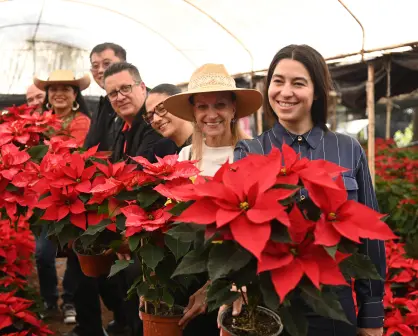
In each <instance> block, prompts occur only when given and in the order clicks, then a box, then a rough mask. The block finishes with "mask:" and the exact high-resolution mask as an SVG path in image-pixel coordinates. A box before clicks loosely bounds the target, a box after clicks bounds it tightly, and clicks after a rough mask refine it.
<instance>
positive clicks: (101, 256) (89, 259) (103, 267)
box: [73, 239, 115, 278]
mask: <svg viewBox="0 0 418 336" xmlns="http://www.w3.org/2000/svg"><path fill="white" fill-rule="evenodd" d="M73 249H74V252H75V253H76V254H77V258H78V260H79V262H80V267H81V270H82V271H83V273H84V274H85V275H87V276H89V277H93V278H95V277H99V276H101V275H107V274H109V272H110V268H111V267H112V264H113V261H114V260H115V256H114V254H113V253H109V252H108V251H109V250H108V248H107V247H105V246H103V245H96V246H95V245H91V246H88V247H87V248H83V245H82V243H81V241H80V240H79V239H77V240H76V241H75V242H74V244H73ZM110 252H111V251H110Z"/></svg>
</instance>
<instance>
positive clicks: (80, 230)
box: [21, 137, 136, 254]
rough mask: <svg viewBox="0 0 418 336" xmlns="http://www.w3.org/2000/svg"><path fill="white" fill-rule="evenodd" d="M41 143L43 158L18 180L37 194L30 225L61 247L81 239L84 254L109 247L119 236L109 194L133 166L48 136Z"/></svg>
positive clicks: (113, 202)
mask: <svg viewBox="0 0 418 336" xmlns="http://www.w3.org/2000/svg"><path fill="white" fill-rule="evenodd" d="M46 145H47V146H48V148H47V152H46V154H45V155H44V156H43V157H42V158H41V159H40V161H39V163H36V162H34V161H32V162H31V164H30V170H28V171H26V172H25V174H26V175H24V176H22V178H21V179H22V180H25V181H27V182H28V184H27V186H26V187H27V189H28V190H33V191H35V192H36V193H37V194H38V195H40V197H39V200H38V201H37V202H36V204H35V206H34V215H33V216H32V218H31V221H32V224H33V225H34V226H37V225H38V226H42V225H47V227H48V236H51V237H56V238H57V239H58V241H59V243H60V244H61V246H64V245H66V244H68V243H69V242H70V241H74V240H76V239H77V238H79V237H81V241H82V243H83V247H84V249H85V250H86V251H85V252H87V254H99V251H97V250H103V249H109V248H110V246H109V244H110V243H111V241H112V240H117V239H118V238H119V233H118V232H117V226H116V217H117V215H118V214H119V213H120V211H119V208H120V204H121V202H118V201H117V200H116V199H115V198H114V196H115V195H116V194H118V193H119V192H120V191H121V190H122V189H123V188H124V181H125V179H126V178H127V177H129V176H130V173H131V172H132V171H133V170H134V169H135V168H136V165H129V164H126V163H125V162H119V163H116V164H111V163H110V162H109V161H108V160H107V157H108V155H109V153H102V152H97V146H96V147H93V148H91V149H89V150H86V151H85V150H82V149H79V148H77V145H76V143H75V141H74V140H73V139H68V140H65V139H63V138H61V137H54V138H52V139H51V140H50V141H47V142H46ZM110 232H114V234H111V233H110ZM89 249H92V251H88V250H89ZM93 250H95V251H93Z"/></svg>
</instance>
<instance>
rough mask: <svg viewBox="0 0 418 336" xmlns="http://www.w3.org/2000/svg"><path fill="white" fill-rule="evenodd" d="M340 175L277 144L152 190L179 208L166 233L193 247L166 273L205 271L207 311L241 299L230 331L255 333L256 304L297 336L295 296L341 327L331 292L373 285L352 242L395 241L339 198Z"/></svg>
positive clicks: (358, 207) (372, 272)
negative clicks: (200, 177)
mask: <svg viewBox="0 0 418 336" xmlns="http://www.w3.org/2000/svg"><path fill="white" fill-rule="evenodd" d="M345 171H346V169H344V168H342V167H340V166H338V165H335V164H333V163H330V162H326V161H323V160H316V161H310V160H308V159H306V158H304V159H300V158H299V157H298V155H297V154H296V153H295V152H294V151H293V149H292V148H291V147H289V146H287V145H283V147H282V149H281V151H280V150H278V149H273V150H272V151H271V153H270V154H269V155H267V156H262V155H250V156H248V157H246V158H244V159H242V160H240V161H238V162H236V163H233V164H229V163H225V164H224V165H223V166H222V167H221V169H220V170H219V171H218V172H217V173H216V175H215V176H214V177H213V179H211V180H207V181H203V182H202V183H198V184H190V185H187V186H181V187H178V186H174V187H172V188H168V190H166V191H164V190H160V192H161V193H162V194H163V195H166V196H168V197H171V198H172V199H174V200H177V201H179V202H180V203H179V204H177V205H176V207H175V208H173V209H172V212H173V211H174V212H176V211H178V212H179V213H181V214H179V216H177V217H176V218H174V219H173V220H175V221H176V224H175V225H174V227H173V228H171V229H170V230H169V231H168V232H167V235H173V236H175V237H179V239H180V240H183V241H189V242H190V241H193V243H194V246H195V249H193V250H192V251H190V252H189V253H188V254H186V255H185V256H184V258H183V259H182V261H181V262H180V264H179V265H178V267H177V269H176V271H175V273H174V275H173V276H174V277H175V276H179V275H188V274H196V273H201V272H208V274H209V278H210V281H211V285H210V287H209V289H208V292H207V300H208V305H209V309H211V310H213V309H216V308H218V307H220V306H221V305H223V304H230V303H231V302H233V301H234V300H236V299H238V298H239V297H240V296H242V297H243V299H244V301H245V302H246V303H247V315H246V321H244V322H243V323H242V324H236V325H234V328H236V329H235V330H241V331H242V330H244V331H246V332H251V330H253V331H254V330H256V329H257V328H260V327H261V325H257V324H256V322H257V316H256V314H257V309H256V307H257V305H259V304H263V305H266V306H267V307H269V308H271V309H272V310H276V311H279V312H280V316H281V317H282V319H283V322H284V325H285V327H286V328H287V329H288V330H287V331H288V332H289V333H290V334H292V335H305V334H306V333H307V323H306V321H304V318H303V316H301V311H303V310H302V309H300V307H298V305H297V301H294V300H292V299H293V297H294V296H295V293H298V296H300V297H301V298H302V299H303V301H305V303H306V304H308V305H309V306H311V308H312V309H313V310H314V311H315V312H316V313H318V314H320V315H325V316H326V317H330V318H333V319H337V320H342V321H345V322H348V321H347V318H346V316H345V314H344V312H343V310H342V307H341V305H340V304H339V302H338V301H337V300H336V296H335V295H334V294H333V288H335V286H347V285H348V283H347V280H346V279H347V278H348V279H349V278H357V279H361V278H370V279H380V276H379V275H378V273H377V271H376V269H375V266H374V265H373V264H372V262H371V261H370V259H368V257H366V256H365V255H363V254H360V253H359V252H358V244H359V243H360V239H363V238H369V239H382V240H386V239H392V238H394V237H395V235H394V234H393V233H392V231H391V230H390V229H389V227H388V226H387V225H386V224H385V223H384V222H382V221H381V220H382V218H383V215H381V214H380V213H377V212H375V211H374V210H372V209H370V208H368V207H366V206H365V205H362V204H360V203H358V202H356V201H353V200H349V199H348V194H347V191H346V189H345V187H344V181H343V177H342V175H341V174H342V173H344V172H345ZM305 192H307V193H308V194H309V198H307V197H306V196H305ZM301 196H302V197H301ZM203 236H204V239H203ZM232 286H235V287H236V288H238V290H237V291H231V287H232ZM244 286H245V288H246V294H245V293H244V291H243V290H242V288H244ZM299 301H300V300H299ZM235 320H236V321H237V320H238V319H235Z"/></svg>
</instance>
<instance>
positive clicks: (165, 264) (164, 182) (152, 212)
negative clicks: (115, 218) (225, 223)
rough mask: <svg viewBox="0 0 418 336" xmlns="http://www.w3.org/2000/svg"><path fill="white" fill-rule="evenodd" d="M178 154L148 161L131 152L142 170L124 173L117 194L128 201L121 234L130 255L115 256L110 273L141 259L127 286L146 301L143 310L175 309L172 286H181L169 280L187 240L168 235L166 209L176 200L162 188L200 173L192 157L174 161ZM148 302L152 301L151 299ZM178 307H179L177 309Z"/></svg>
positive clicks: (187, 182) (180, 183)
mask: <svg viewBox="0 0 418 336" xmlns="http://www.w3.org/2000/svg"><path fill="white" fill-rule="evenodd" d="M177 159H178V156H177V155H168V156H166V157H164V158H159V157H156V160H157V162H156V163H150V162H149V161H148V160H147V159H145V158H144V157H140V156H139V157H133V158H132V160H133V161H134V162H136V163H137V164H139V165H140V167H141V170H138V171H135V172H133V173H132V174H131V176H130V177H129V178H127V179H126V182H125V185H126V186H127V188H126V190H124V191H122V192H120V193H119V194H118V195H117V196H116V198H118V199H120V200H124V201H125V202H127V203H129V204H128V205H127V206H125V207H122V208H121V223H123V224H122V225H124V227H125V231H124V236H125V239H126V241H127V242H128V246H129V249H130V252H131V253H132V255H133V257H132V260H130V261H127V260H118V261H116V263H115V265H114V266H113V269H112V272H111V275H114V274H116V273H117V272H118V271H120V270H122V269H124V268H125V267H127V266H129V265H130V264H132V263H133V262H134V260H139V262H140V266H139V265H138V279H137V281H136V282H135V283H134V284H133V286H132V288H131V289H130V290H129V294H130V295H131V294H134V293H136V294H137V295H138V296H140V297H142V298H143V300H144V301H145V307H144V309H145V311H146V312H149V313H151V314H155V315H158V314H161V313H163V311H164V313H171V314H174V313H175V310H174V309H175V307H174V302H175V296H176V292H178V291H181V290H182V289H184V288H185V285H186V283H185V281H186V279H183V281H181V282H180V281H173V280H172V279H171V275H172V273H173V272H174V270H175V268H176V266H177V264H178V260H180V259H181V258H182V257H183V256H184V255H185V254H186V253H187V252H189V250H190V248H191V241H188V242H182V241H180V240H179V239H178V238H174V237H172V236H170V235H166V234H165V232H166V231H167V230H169V229H170V226H171V217H172V216H173V214H172V213H170V209H172V208H173V207H174V206H175V204H174V203H173V202H171V201H170V200H169V199H168V198H167V197H165V196H162V195H161V193H160V191H161V190H167V189H170V188H172V187H179V186H181V187H187V186H188V185H190V184H192V181H191V180H190V178H191V177H192V176H195V175H197V174H198V173H199V170H198V169H197V168H196V167H195V166H194V164H193V163H194V162H192V161H184V162H178V161H177ZM149 303H150V304H149ZM178 313H180V314H181V313H182V311H179V312H178Z"/></svg>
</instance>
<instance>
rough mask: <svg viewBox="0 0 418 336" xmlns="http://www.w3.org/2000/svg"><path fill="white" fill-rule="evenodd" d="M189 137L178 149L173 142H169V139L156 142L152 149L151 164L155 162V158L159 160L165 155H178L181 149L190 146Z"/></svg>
mask: <svg viewBox="0 0 418 336" xmlns="http://www.w3.org/2000/svg"><path fill="white" fill-rule="evenodd" d="M191 140H192V139H191V137H190V138H189V139H187V141H186V142H185V143H184V144H183V145H181V146H180V147H179V146H177V145H176V143H175V142H174V141H173V140H170V139H169V138H163V139H161V140H160V141H158V142H157V143H156V144H155V146H154V148H153V160H152V161H151V162H156V161H157V160H156V159H155V156H158V157H160V158H163V157H164V156H166V155H173V154H178V153H180V151H181V150H182V149H183V147H186V146H188V145H190V144H191Z"/></svg>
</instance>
